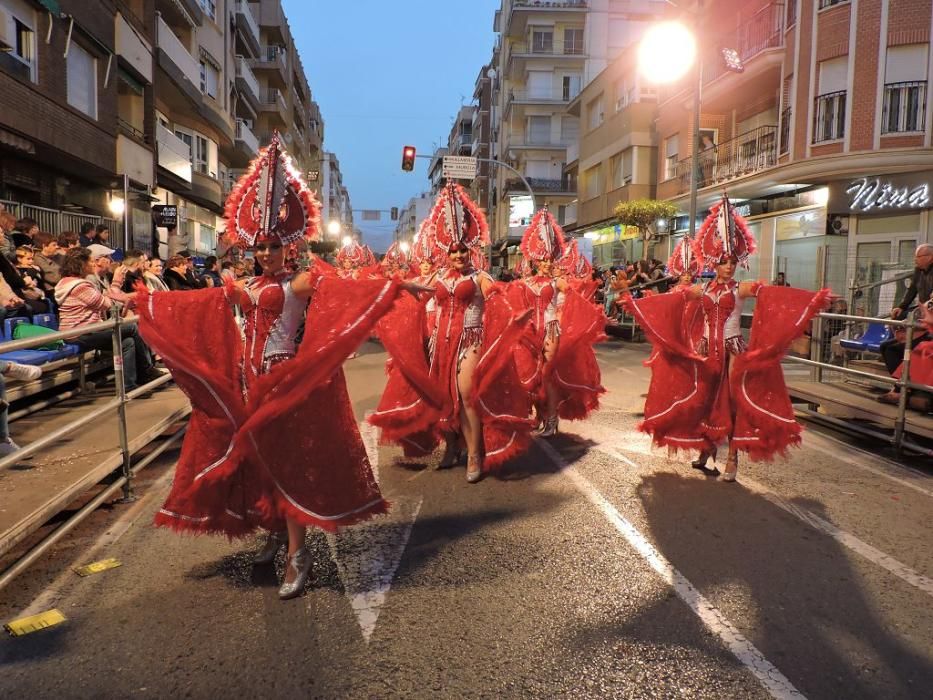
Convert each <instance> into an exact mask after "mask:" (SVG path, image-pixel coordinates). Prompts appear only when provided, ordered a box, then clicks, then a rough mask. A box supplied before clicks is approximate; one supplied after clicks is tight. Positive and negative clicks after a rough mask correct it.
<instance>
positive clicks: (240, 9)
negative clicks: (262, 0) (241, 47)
mask: <svg viewBox="0 0 933 700" xmlns="http://www.w3.org/2000/svg"><path fill="white" fill-rule="evenodd" d="M234 17H235V19H236V26H237V29H239V30H240V34H241V36H242V37H243V41H244V42H245V43H246V44H247V45H248V46H249V47H250V49H251V50H252V52H253V54H254V55H256V54H258V53H259V50H260V48H261V45H260V43H259V22H257V21H256V18H255V17H254V16H253V12H252V10H250V9H249V3H248V2H244V0H239V1H238V2H237V4H236V8H235V10H234Z"/></svg>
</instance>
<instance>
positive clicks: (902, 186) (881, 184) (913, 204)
mask: <svg viewBox="0 0 933 700" xmlns="http://www.w3.org/2000/svg"><path fill="white" fill-rule="evenodd" d="M930 175H931V174H930V173H910V174H907V175H891V176H880V177H876V176H871V177H861V178H859V179H857V180H853V181H852V182H850V183H848V184H847V185H845V186H844V189H842V192H841V194H842V195H843V196H844V198H841V197H840V196H839V194H840V192H839V190H840V189H841V188H833V194H835V195H836V196H835V197H831V198H830V211H831V212H834V213H835V212H840V211H848V212H850V213H852V214H868V213H881V212H890V211H908V210H911V209H926V208H928V207H930V183H931V182H933V177H930ZM840 199H841V200H842V201H840Z"/></svg>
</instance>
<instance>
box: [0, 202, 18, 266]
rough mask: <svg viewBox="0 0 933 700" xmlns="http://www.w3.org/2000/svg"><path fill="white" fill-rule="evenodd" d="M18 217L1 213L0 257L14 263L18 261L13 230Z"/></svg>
mask: <svg viewBox="0 0 933 700" xmlns="http://www.w3.org/2000/svg"><path fill="white" fill-rule="evenodd" d="M15 226H16V217H15V216H13V215H12V214H11V213H9V212H8V211H3V212H0V255H2V256H3V257H4V258H6V259H7V260H9V261H10V262H13V261H15V260H16V246H15V245H14V244H13V229H14V227H15Z"/></svg>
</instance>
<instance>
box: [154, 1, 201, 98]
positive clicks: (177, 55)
mask: <svg viewBox="0 0 933 700" xmlns="http://www.w3.org/2000/svg"><path fill="white" fill-rule="evenodd" d="M156 31H157V39H156V40H157V42H158V45H159V49H161V51H162V52H163V53H164V55H165V56H166V57H168V59H169V61H170V63H171V67H169V66H166V68H174V71H172V70H171V69H169V70H168V71H167V72H168V73H169V74H170V75H172V77H173V78H174V79H175V80H176V81H180V80H186V81H187V82H188V83H190V87H191V88H193V89H194V90H195V91H197V93H198V94H200V92H201V66H199V65H198V62H197V60H196V59H195V57H194V56H192V55H191V54H190V53H189V51H188V49H187V48H186V47H185V45H184V44H182V43H181V41H180V40H179V39H178V37H177V36H175V33H174V32H173V31H172V30H171V28H170V27H169V26H168V25H167V24H166V23H165V20H163V19H162V18H161V17H159V21H158V26H157V30H156ZM183 87H186V88H187V86H183Z"/></svg>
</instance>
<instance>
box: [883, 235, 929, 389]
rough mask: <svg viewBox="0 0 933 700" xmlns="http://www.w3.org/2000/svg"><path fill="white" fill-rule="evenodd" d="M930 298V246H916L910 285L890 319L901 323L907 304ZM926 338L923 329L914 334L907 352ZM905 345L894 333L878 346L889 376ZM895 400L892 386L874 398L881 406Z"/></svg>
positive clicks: (908, 309) (920, 303) (927, 338)
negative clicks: (881, 403) (886, 391)
mask: <svg viewBox="0 0 933 700" xmlns="http://www.w3.org/2000/svg"><path fill="white" fill-rule="evenodd" d="M931 299H933V243H923V244H921V245H918V246H917V249H916V250H915V251H914V275H913V277H911V278H910V286H909V287H908V288H907V291H906V292H905V293H904V298H903V299H901V301H900V303H899V304H898V305H897V306H895V307H894V308H893V309H891V318H893V319H894V320H896V321H900V320H903V319H905V318H907V317H908V316H909V311H910V305H911V304H913V303H914V301H915V300H916V301H917V304H918V305H919V306H923V305H924V304H926V303H927V302H928V301H930V300H931ZM929 339H930V334H929V333H928V332H927V331H926V329H925V328H921V329H920V330H919V331H915V332H914V336H913V338H912V339H911V343H910V348H911V350H913V348H914V346H916V345H917V344H918V343H921V342H923V341H925V340H929ZM906 346H907V343H906V338H898V334H897V333H895V337H894V338H892V339H891V340H886V341H884V342H883V343H882V344H881V358H882V359H883V360H884V366H885V367H886V368H887V370H888V372H889V373H891V374H894V372H895V371H896V370H897V368H898V367H900V365H901V362H903V360H904V350H905V349H906ZM899 399H900V396H899V392H898V390H897V388H896V387H895V388H894V389H893V390H891V391H889V392H888V393H887V394H882V395H881V396H879V397H878V400H879V401H881V402H883V403H897V402H898V401H899Z"/></svg>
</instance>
